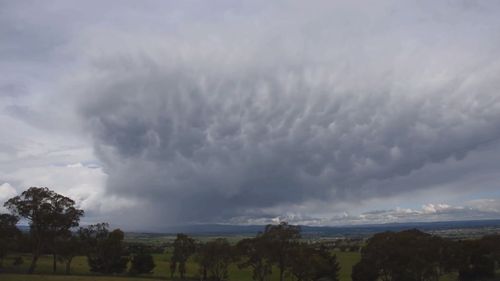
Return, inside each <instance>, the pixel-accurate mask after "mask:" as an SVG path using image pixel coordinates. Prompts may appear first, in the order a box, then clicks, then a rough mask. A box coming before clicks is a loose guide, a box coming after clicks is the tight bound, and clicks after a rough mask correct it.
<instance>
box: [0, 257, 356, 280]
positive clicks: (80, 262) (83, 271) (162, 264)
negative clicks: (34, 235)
mask: <svg viewBox="0 0 500 281" xmlns="http://www.w3.org/2000/svg"><path fill="white" fill-rule="evenodd" d="M22 257H23V259H24V264H22V265H20V266H17V267H13V266H11V264H12V261H13V257H8V258H7V259H6V260H5V262H4V265H5V266H6V269H7V271H8V272H9V273H18V275H17V274H9V275H7V274H1V275H0V280H2V281H3V280H6V281H8V280H13V281H17V280H26V281H30V280H36V281H44V280H56V281H57V280H69V281H73V280H74V281H80V280H85V281H87V280H103V281H104V280H123V279H124V277H128V275H123V276H120V277H113V278H109V277H96V276H92V277H90V276H85V275H90V274H91V273H90V272H89V267H88V265H87V260H86V258H85V257H83V256H81V257H76V258H75V259H74V260H73V262H72V263H71V271H72V274H74V275H77V276H71V277H68V276H63V274H64V266H63V265H62V264H58V271H57V273H56V274H57V275H59V276H54V275H52V257H51V256H43V257H41V258H40V259H39V261H38V263H37V268H36V271H35V273H37V275H34V276H29V275H24V274H23V273H25V272H26V270H27V267H28V265H29V259H30V256H29V255H23V256H22ZM337 257H338V259H339V263H340V265H341V272H340V277H341V279H340V280H341V281H350V280H351V278H350V275H351V268H352V266H353V265H354V264H355V263H356V262H358V260H359V258H360V257H359V254H358V253H341V252H338V253H337ZM154 259H155V263H156V267H155V269H154V272H153V273H152V274H147V275H140V276H137V277H135V278H129V279H126V280H127V281H135V280H144V279H140V278H145V279H146V280H151V279H153V280H161V279H163V280H165V279H170V271H169V259H170V255H169V254H168V253H167V254H155V255H154ZM38 274H41V275H38ZM187 275H188V277H191V278H197V277H198V276H199V275H198V266H197V264H196V263H194V262H193V261H189V262H188V264H187ZM107 278H108V279H107ZM229 280H232V281H251V280H252V273H251V270H250V269H239V268H238V266H237V265H236V264H232V265H231V266H230V268H229ZM275 280H278V275H277V270H275V271H274V273H273V276H272V278H271V281H275Z"/></svg>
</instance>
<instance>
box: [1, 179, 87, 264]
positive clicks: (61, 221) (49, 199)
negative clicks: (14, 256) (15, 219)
mask: <svg viewBox="0 0 500 281" xmlns="http://www.w3.org/2000/svg"><path fill="white" fill-rule="evenodd" d="M4 206H5V207H6V208H7V209H9V210H10V211H11V212H12V213H13V214H14V215H16V216H19V217H21V218H24V219H26V220H27V221H28V222H29V226H30V235H31V239H32V255H33V258H32V261H31V265H30V267H29V269H28V273H33V271H34V270H35V267H36V262H37V260H38V258H39V257H40V255H41V253H42V251H43V250H45V249H46V247H47V246H49V245H50V244H51V243H52V242H53V240H54V239H55V238H57V237H59V236H61V235H67V233H68V232H69V231H70V229H71V228H73V227H76V226H78V223H79V221H80V217H81V216H83V213H84V212H83V210H80V209H77V208H76V207H75V201H73V200H72V199H70V198H68V197H65V196H63V195H60V194H58V193H56V192H54V191H52V190H50V189H48V188H46V187H30V188H29V189H28V190H26V191H24V192H23V193H22V194H21V195H20V196H15V197H13V198H11V199H9V200H8V201H7V202H5V204H4Z"/></svg>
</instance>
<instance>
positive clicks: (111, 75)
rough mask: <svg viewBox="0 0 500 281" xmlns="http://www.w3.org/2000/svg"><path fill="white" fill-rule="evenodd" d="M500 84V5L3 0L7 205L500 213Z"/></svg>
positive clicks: (230, 215) (205, 213)
mask: <svg viewBox="0 0 500 281" xmlns="http://www.w3.org/2000/svg"><path fill="white" fill-rule="evenodd" d="M499 77H500V2H498V1H493V0H491V1H487V0H484V1H465V0H456V1H445V0H438V1H436V0H433V1H416V0H414V1H410V0H402V1H401V0H394V1H389V0H382V1H369V0H366V1H319V0H318V1H292V0H289V1H259V0H256V1H229V0H228V1H221V0H215V1H201V0H200V1H191V0H188V1H67V0H64V1H63V0H61V1H55V0H54V1H52V0H51V1H6V0H0V128H1V137H0V202H3V201H5V200H7V199H8V198H11V197H12V196H15V195H16V194H20V193H21V192H22V191H23V190H25V189H27V188H28V187H30V186H47V187H49V188H51V189H53V190H55V191H56V192H59V193H61V194H64V195H66V196H69V197H71V198H73V199H74V200H75V201H76V203H77V205H78V206H79V207H81V208H83V209H84V210H85V211H86V215H85V218H84V219H83V223H95V222H101V221H107V222H111V223H112V225H117V226H120V227H122V228H125V229H148V230H162V229H165V228H167V227H168V226H171V225H180V224H198V223H226V224H267V223H273V222H279V221H288V222H290V223H297V224H305V225H350V224H372V223H387V222H415V221H442V220H469V219H499V218H500V188H499V187H500V186H499V184H500V170H499V168H500V165H499V163H500V79H499ZM0 211H5V209H0Z"/></svg>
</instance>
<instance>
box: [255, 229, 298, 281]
mask: <svg viewBox="0 0 500 281" xmlns="http://www.w3.org/2000/svg"><path fill="white" fill-rule="evenodd" d="M262 238H263V239H265V240H266V243H267V244H268V246H269V258H270V259H271V260H272V261H273V263H274V264H276V266H277V267H278V270H279V276H280V277H279V280H280V281H283V279H284V277H285V270H286V268H287V264H288V261H289V257H290V250H291V249H292V247H293V245H294V243H296V242H297V241H298V239H300V226H296V225H289V224H288V223H286V222H282V223H280V224H278V225H271V224H270V225H267V226H266V228H265V230H264V233H262Z"/></svg>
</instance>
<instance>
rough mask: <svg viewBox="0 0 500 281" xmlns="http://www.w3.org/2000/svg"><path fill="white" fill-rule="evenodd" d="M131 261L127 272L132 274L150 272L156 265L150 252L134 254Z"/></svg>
mask: <svg viewBox="0 0 500 281" xmlns="http://www.w3.org/2000/svg"><path fill="white" fill-rule="evenodd" d="M131 262H132V264H131V266H130V270H129V273H130V274H132V275H135V274H143V273H151V272H152V271H153V269H154V268H155V266H156V265H155V262H154V260H153V256H151V255H150V254H137V255H134V256H133V257H132V261H131Z"/></svg>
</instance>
